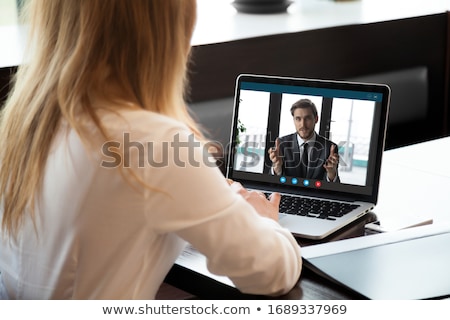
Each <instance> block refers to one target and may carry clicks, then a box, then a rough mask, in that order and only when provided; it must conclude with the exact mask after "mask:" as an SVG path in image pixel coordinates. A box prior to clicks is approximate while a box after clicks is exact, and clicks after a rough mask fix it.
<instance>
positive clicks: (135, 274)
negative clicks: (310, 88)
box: [0, 0, 301, 299]
mask: <svg viewBox="0 0 450 320" xmlns="http://www.w3.org/2000/svg"><path fill="white" fill-rule="evenodd" d="M25 12H26V13H28V15H27V16H28V18H29V26H30V30H31V34H30V37H29V39H30V47H29V49H28V53H29V55H28V57H27V58H26V60H25V61H26V62H25V63H24V64H23V65H22V66H21V67H20V68H19V71H18V73H17V76H16V79H15V83H14V87H13V90H12V92H11V94H10V96H9V98H8V101H7V103H6V105H5V106H4V109H3V112H2V117H1V123H0V135H1V139H0V141H1V147H0V150H1V151H0V165H1V170H0V197H1V198H0V204H1V206H0V221H1V222H2V224H1V229H0V297H1V298H3V299H152V298H154V297H155V294H156V292H157V290H158V288H159V286H160V285H161V283H162V281H163V279H164V277H165V275H166V274H167V272H168V270H169V269H170V268H171V266H172V264H173V262H174V261H175V259H176V258H177V256H178V255H179V253H180V252H181V250H182V249H183V247H184V246H185V245H186V243H187V242H189V243H191V244H192V245H193V246H195V247H196V248H197V249H198V250H200V251H201V252H202V253H203V254H205V256H206V257H207V259H208V267H209V269H210V271H211V272H213V273H215V274H219V275H226V276H228V277H230V279H231V280H232V281H233V282H234V283H235V285H236V286H237V288H239V289H240V290H241V291H243V292H246V293H254V294H269V295H278V294H283V293H285V292H287V291H289V290H290V289H291V288H292V287H293V286H294V285H295V283H296V281H297V280H298V277H299V275H300V272H301V257H300V252H299V248H298V245H297V243H296V241H295V239H294V238H293V237H292V235H291V234H290V233H289V232H288V231H287V230H285V229H283V228H281V227H280V226H279V224H278V223H277V222H276V220H277V216H278V214H277V213H278V204H279V197H280V196H279V195H278V194H274V195H273V196H272V198H271V200H270V201H269V200H266V198H265V197H263V196H262V195H261V194H258V193H255V192H250V191H247V190H245V189H243V188H242V187H241V186H239V185H237V184H232V185H231V186H230V185H229V183H227V181H225V179H224V178H223V176H222V175H221V173H220V171H219V170H218V169H217V168H216V167H214V166H213V165H211V163H212V161H210V160H209V155H208V152H207V150H206V149H207V148H206V146H207V142H206V141H205V140H204V139H203V138H202V136H201V134H200V133H199V130H198V129H197V127H196V125H195V124H194V122H193V121H192V120H191V118H190V117H189V115H188V112H187V109H186V107H185V102H184V100H183V97H184V88H185V85H186V84H185V82H186V81H185V74H186V64H187V60H188V56H189V50H190V41H191V35H192V32H193V29H194V24H195V16H196V3H195V1H194V0H183V1H180V0H164V1H159V0H133V1H128V0H110V1H104V0H77V1H67V0H36V1H30V3H29V5H28V7H27V8H25Z"/></svg>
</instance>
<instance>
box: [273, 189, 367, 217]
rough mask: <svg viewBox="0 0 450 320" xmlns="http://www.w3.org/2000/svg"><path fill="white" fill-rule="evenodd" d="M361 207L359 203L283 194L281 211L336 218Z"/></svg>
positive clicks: (306, 215)
mask: <svg viewBox="0 0 450 320" xmlns="http://www.w3.org/2000/svg"><path fill="white" fill-rule="evenodd" d="M357 207H359V205H357V204H352V203H345V202H339V201H331V200H320V199H311V198H303V197H293V196H289V195H281V202H280V212H283V213H287V214H295V215H300V216H305V217H311V218H319V219H327V220H336V218H340V217H342V216H344V215H345V214H347V213H349V212H351V211H353V210H354V209H356V208H357Z"/></svg>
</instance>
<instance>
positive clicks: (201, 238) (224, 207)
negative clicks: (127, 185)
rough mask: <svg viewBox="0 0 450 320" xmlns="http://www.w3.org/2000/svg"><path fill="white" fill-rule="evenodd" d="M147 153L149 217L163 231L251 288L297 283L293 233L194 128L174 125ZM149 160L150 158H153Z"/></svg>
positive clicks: (278, 289) (261, 290)
mask: <svg viewBox="0 0 450 320" xmlns="http://www.w3.org/2000/svg"><path fill="white" fill-rule="evenodd" d="M161 141H165V142H168V144H167V146H166V147H164V144H161V146H159V147H158V146H155V144H154V145H153V146H152V148H153V150H151V152H149V150H147V154H148V155H151V156H152V157H153V159H152V160H153V163H154V164H155V163H161V164H163V165H158V166H155V165H147V166H146V167H145V172H144V177H145V182H146V183H147V184H148V185H149V186H150V187H151V188H149V189H148V190H147V191H146V192H147V194H146V210H145V211H146V217H147V220H148V221H149V225H150V226H151V227H152V228H153V229H154V230H155V231H156V232H158V233H169V232H172V233H176V234H177V235H179V236H180V237H181V238H183V239H184V240H186V241H187V242H189V243H191V244H192V245H193V246H194V247H195V248H196V249H197V250H199V251H200V252H201V253H202V254H204V255H205V256H206V258H207V264H208V269H209V270H210V272H212V273H214V274H218V275H224V276H228V277H229V278H230V279H231V280H232V281H233V283H234V284H235V285H236V287H237V288H238V289H240V290H241V291H242V292H244V293H251V294H265V295H279V294H283V293H286V292H287V291H289V290H290V289H291V288H292V287H293V286H294V285H295V284H296V282H297V281H298V278H299V276H300V272H301V267H302V261H301V255H300V247H299V245H298V244H297V242H296V241H295V239H294V237H293V236H292V234H291V233H290V232H289V231H288V230H287V229H285V228H282V227H281V226H280V225H279V224H278V223H277V222H275V221H273V220H271V219H268V218H264V217H261V216H260V215H259V214H258V213H257V212H256V211H255V209H254V208H253V207H252V206H251V205H249V204H248V203H247V201H245V200H244V199H243V198H242V196H240V195H239V194H237V193H235V192H234V191H233V190H232V189H231V188H230V187H229V186H228V183H227V182H226V180H225V178H224V177H223V175H222V174H221V172H220V171H219V169H218V168H217V167H216V166H215V164H214V161H213V159H212V157H209V154H208V152H207V151H206V147H207V145H206V146H205V144H203V143H200V142H198V141H197V140H195V139H194V137H193V135H191V134H190V133H189V132H188V131H187V130H181V132H180V130H179V129H178V130H169V131H168V132H167V133H166V134H165V135H164V137H162V138H161ZM148 160H149V159H147V163H150V162H149V161H148Z"/></svg>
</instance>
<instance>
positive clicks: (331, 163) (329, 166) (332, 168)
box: [323, 144, 339, 181]
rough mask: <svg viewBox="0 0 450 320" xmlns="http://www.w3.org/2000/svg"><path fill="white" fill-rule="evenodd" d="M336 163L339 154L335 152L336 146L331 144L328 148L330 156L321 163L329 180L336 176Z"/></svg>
mask: <svg viewBox="0 0 450 320" xmlns="http://www.w3.org/2000/svg"><path fill="white" fill-rule="evenodd" d="M338 164H339V154H338V153H337V152H336V146H335V145H334V144H332V145H331V148H330V156H329V157H328V159H327V160H326V161H325V164H324V165H323V167H324V168H325V170H326V171H327V175H328V179H329V180H330V181H334V179H335V178H336V176H337V166H338Z"/></svg>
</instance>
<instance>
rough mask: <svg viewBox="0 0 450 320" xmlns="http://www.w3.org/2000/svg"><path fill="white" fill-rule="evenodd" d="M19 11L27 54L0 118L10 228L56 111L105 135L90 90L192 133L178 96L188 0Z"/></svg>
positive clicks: (65, 4) (1, 187)
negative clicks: (26, 30) (174, 122)
mask: <svg viewBox="0 0 450 320" xmlns="http://www.w3.org/2000/svg"><path fill="white" fill-rule="evenodd" d="M24 12H25V14H26V15H27V18H28V19H27V20H29V27H30V31H31V32H30V36H29V39H30V48H29V52H30V56H29V57H28V58H26V59H25V61H26V63H24V64H23V65H22V66H20V67H19V70H18V72H17V74H16V77H15V80H14V86H13V89H12V91H11V93H10V95H9V97H8V100H7V102H6V105H5V107H4V109H3V111H2V114H1V119H0V121H1V122H0V136H1V148H0V150H1V151H0V163H1V170H0V197H1V199H0V202H1V203H2V205H3V220H2V229H3V230H5V231H7V232H10V233H13V234H15V233H16V232H17V231H18V229H19V227H20V225H21V221H22V219H23V217H24V215H25V212H27V211H28V210H29V212H30V213H31V215H32V216H33V207H34V205H35V202H36V194H38V191H39V189H40V188H41V183H42V176H43V172H44V169H45V165H46V161H47V156H48V154H49V149H50V145H51V143H52V140H53V137H54V135H55V133H56V132H57V130H58V128H59V124H60V122H61V119H65V120H66V121H67V123H69V124H70V126H71V127H72V128H74V129H75V130H76V131H77V132H78V134H79V135H80V137H81V138H82V139H83V140H88V136H87V135H88V133H87V132H84V130H83V126H82V124H81V123H80V122H79V121H77V115H80V114H82V115H87V116H88V117H89V118H90V119H91V120H92V121H93V122H94V123H95V124H96V126H97V128H98V129H99V131H100V132H101V133H102V134H103V136H105V138H106V133H105V130H104V129H103V128H102V125H101V123H100V121H99V118H98V117H97V115H96V112H95V107H94V106H93V104H92V97H93V96H96V97H100V98H102V99H103V100H104V101H107V102H112V103H111V105H114V102H115V103H116V104H115V105H117V102H120V101H122V102H123V101H127V102H131V103H132V104H134V105H137V106H139V107H141V108H144V109H147V110H152V111H155V112H158V113H161V114H165V115H168V116H170V117H173V118H176V119H178V120H180V121H183V122H185V123H186V124H188V125H189V127H190V128H191V129H192V130H193V131H194V132H195V133H196V134H200V133H199V130H198V129H197V127H196V125H195V124H194V122H193V120H192V119H191V117H190V116H189V114H188V111H187V109H186V106H185V102H184V94H185V92H184V90H185V88H186V65H187V62H188V56H189V50H190V41H191V36H192V32H193V29H194V25H195V19H196V2H195V0H133V1H129V0H108V1H105V0H34V1H29V3H28V4H27V6H26V7H25V8H24ZM112 87H114V88H120V90H119V91H118V92H117V91H115V90H111V88H112ZM113 92H117V93H115V94H113Z"/></svg>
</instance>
